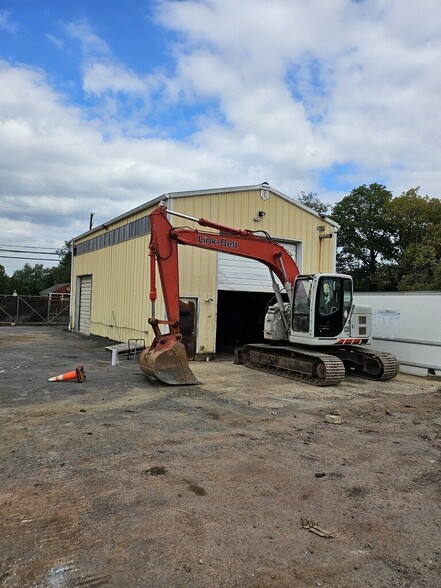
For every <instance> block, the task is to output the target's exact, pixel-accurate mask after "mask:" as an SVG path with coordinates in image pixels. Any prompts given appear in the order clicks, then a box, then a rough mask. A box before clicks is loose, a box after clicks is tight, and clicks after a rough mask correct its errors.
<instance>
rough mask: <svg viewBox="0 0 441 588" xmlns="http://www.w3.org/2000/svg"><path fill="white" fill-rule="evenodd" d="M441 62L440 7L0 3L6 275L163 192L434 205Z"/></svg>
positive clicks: (399, 2) (0, 206)
mask: <svg viewBox="0 0 441 588" xmlns="http://www.w3.org/2000/svg"><path fill="white" fill-rule="evenodd" d="M440 63H441V3H440V2H439V0H419V1H418V2H415V1H414V0H308V1H305V0H177V1H169V0H69V2H60V0H0V265H3V267H4V268H5V270H6V272H7V273H8V274H9V275H11V274H12V273H13V272H14V271H15V270H16V269H19V268H21V267H22V266H23V264H24V263H30V264H31V265H34V264H36V263H43V265H45V266H48V267H50V266H52V265H56V264H57V262H58V258H57V257H56V256H53V255H43V254H42V252H46V254H49V253H53V252H54V251H55V250H56V249H60V248H61V247H62V246H63V245H64V242H65V241H68V240H70V239H72V238H73V237H75V236H78V235H80V234H82V233H84V232H85V231H87V230H88V228H89V222H90V214H91V213H94V216H93V224H94V226H97V225H99V224H101V223H103V222H105V221H107V220H109V219H111V218H113V217H115V216H118V215H119V214H122V213H124V212H127V211H129V210H131V209H132V208H135V207H137V206H139V205H141V204H143V203H145V202H148V201H149V200H151V199H153V198H156V197H158V196H160V195H161V194H164V193H166V192H173V191H183V190H203V189H211V188H219V187H229V186H242V185H250V184H251V185H254V184H259V183H261V182H264V181H266V182H268V183H269V184H270V185H271V186H272V187H274V188H276V189H277V190H279V191H281V192H283V193H285V194H287V195H288V196H291V197H293V198H296V197H297V196H298V194H300V193H301V192H306V193H309V192H313V193H315V194H317V196H318V198H319V199H320V200H322V201H323V202H327V203H329V204H333V203H335V202H337V201H338V200H340V199H341V198H343V197H344V196H346V195H347V194H349V192H350V191H351V190H352V189H353V188H356V187H358V186H360V185H362V184H370V183H373V182H378V183H380V184H384V185H385V186H386V187H387V188H388V189H389V190H391V191H392V192H393V194H394V195H395V196H398V195H400V194H401V193H402V192H403V191H405V190H408V189H410V188H415V187H417V186H419V187H420V194H427V195H429V196H430V197H440V196H441V194H440V192H441V190H440V186H441V164H440V163H441V157H440V156H441V123H440V118H439V116H440V115H439V107H440V104H441V67H440ZM6 250H7V251H6ZM9 250H13V251H9ZM17 250H18V251H21V253H17ZM23 251H28V254H27V255H26V256H24V255H23V253H22V252H23ZM31 252H32V253H31ZM34 252H36V253H34ZM15 257H27V258H28V261H26V260H24V259H15ZM31 258H34V259H31ZM43 259H45V261H43ZM54 260H55V261H54Z"/></svg>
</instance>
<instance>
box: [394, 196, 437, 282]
mask: <svg viewBox="0 0 441 588" xmlns="http://www.w3.org/2000/svg"><path fill="white" fill-rule="evenodd" d="M388 214H389V220H390V223H391V224H392V225H393V231H394V235H393V238H394V242H395V246H396V263H397V265H398V267H399V271H398V272H397V288H398V290H439V289H441V200H440V199H439V198H429V197H428V196H421V195H419V194H418V188H412V189H410V190H408V191H407V192H404V193H403V194H401V196H399V197H397V198H394V199H393V200H392V202H391V204H390V206H389V211H388Z"/></svg>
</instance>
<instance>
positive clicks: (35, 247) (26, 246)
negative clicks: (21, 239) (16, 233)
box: [0, 243, 55, 251]
mask: <svg viewBox="0 0 441 588" xmlns="http://www.w3.org/2000/svg"><path fill="white" fill-rule="evenodd" d="M0 247H20V249H24V248H26V249H50V250H51V251H55V247H44V246H43V245H16V244H15V243H0Z"/></svg>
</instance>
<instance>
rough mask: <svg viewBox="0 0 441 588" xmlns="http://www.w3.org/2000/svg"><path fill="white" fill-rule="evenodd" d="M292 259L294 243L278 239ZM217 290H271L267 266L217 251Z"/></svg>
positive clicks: (294, 254) (294, 249) (294, 248)
mask: <svg viewBox="0 0 441 588" xmlns="http://www.w3.org/2000/svg"><path fill="white" fill-rule="evenodd" d="M280 244H281V245H283V246H284V247H285V249H287V250H288V251H289V252H290V253H291V255H292V256H293V258H294V260H295V259H296V245H295V244H294V243H286V242H282V241H280ZM217 257H218V267H217V280H218V283H217V287H218V290H229V291H235V292H272V291H273V287H272V281H271V276H270V272H269V270H268V268H267V267H266V265H263V263H259V262H258V261H255V260H253V259H247V258H246V257H236V256H235V255H229V254H228V253H218V254H217Z"/></svg>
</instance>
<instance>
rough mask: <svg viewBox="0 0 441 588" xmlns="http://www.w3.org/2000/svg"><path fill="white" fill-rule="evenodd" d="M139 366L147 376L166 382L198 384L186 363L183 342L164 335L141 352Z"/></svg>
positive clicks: (175, 384) (181, 384) (176, 384)
mask: <svg viewBox="0 0 441 588" xmlns="http://www.w3.org/2000/svg"><path fill="white" fill-rule="evenodd" d="M139 367H140V368H141V370H142V371H143V372H144V373H145V374H147V375H148V376H151V377H153V378H156V379H157V380H161V382H165V383H166V384H172V385H174V386H183V385H190V384H200V382H199V381H198V380H197V379H196V378H195V376H194V374H193V372H192V371H191V369H190V367H189V365H188V360H187V354H186V351H185V346H184V344H183V343H181V342H180V341H176V340H175V339H172V338H167V337H166V336H165V337H164V338H162V339H161V340H160V341H158V342H154V343H153V344H152V345H151V346H150V347H149V348H148V349H145V350H144V351H143V352H142V353H141V355H140V357H139Z"/></svg>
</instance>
